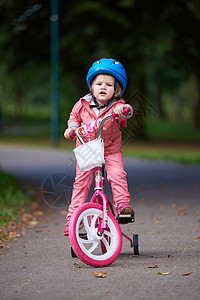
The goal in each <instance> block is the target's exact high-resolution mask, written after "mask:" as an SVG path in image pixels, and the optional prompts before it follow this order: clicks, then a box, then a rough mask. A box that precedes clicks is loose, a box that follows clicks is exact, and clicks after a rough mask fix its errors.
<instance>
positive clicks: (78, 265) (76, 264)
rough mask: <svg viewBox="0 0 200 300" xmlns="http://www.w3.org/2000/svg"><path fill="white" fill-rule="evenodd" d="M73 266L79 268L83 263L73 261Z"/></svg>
mask: <svg viewBox="0 0 200 300" xmlns="http://www.w3.org/2000/svg"><path fill="white" fill-rule="evenodd" d="M74 266H75V267H76V268H79V269H80V268H82V266H83V265H82V264H79V263H74Z"/></svg>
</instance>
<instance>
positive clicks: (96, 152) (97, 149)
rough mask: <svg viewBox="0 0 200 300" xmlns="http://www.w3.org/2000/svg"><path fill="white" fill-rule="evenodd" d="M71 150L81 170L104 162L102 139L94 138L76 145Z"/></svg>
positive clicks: (86, 169)
mask: <svg viewBox="0 0 200 300" xmlns="http://www.w3.org/2000/svg"><path fill="white" fill-rule="evenodd" d="M73 151H74V154H75V157H76V160H77V163H78V166H79V168H80V170H81V171H82V172H85V171H88V170H91V169H93V168H95V167H99V166H101V165H102V164H104V163H105V160H104V143H103V140H102V139H96V140H93V141H90V142H88V143H85V144H83V145H81V146H78V147H77V148H75V149H74V150H73Z"/></svg>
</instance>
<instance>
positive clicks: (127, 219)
mask: <svg viewBox="0 0 200 300" xmlns="http://www.w3.org/2000/svg"><path fill="white" fill-rule="evenodd" d="M116 219H117V221H118V223H119V224H128V223H133V222H135V216H134V215H133V214H127V215H122V214H119V215H117V217H116Z"/></svg>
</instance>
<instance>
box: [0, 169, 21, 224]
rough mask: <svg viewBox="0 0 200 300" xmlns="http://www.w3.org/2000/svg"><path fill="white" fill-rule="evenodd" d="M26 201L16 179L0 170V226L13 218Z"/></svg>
mask: <svg viewBox="0 0 200 300" xmlns="http://www.w3.org/2000/svg"><path fill="white" fill-rule="evenodd" d="M26 201H27V197H26V196H25V194H24V193H23V191H22V187H21V186H20V185H19V183H18V182H17V180H16V179H15V178H14V177H13V176H11V175H9V174H7V173H5V172H3V171H1V170H0V226H6V225H7V224H8V222H9V221H11V220H14V219H15V218H16V215H17V214H18V213H19V211H20V209H22V208H23V207H24V205H25V203H26Z"/></svg>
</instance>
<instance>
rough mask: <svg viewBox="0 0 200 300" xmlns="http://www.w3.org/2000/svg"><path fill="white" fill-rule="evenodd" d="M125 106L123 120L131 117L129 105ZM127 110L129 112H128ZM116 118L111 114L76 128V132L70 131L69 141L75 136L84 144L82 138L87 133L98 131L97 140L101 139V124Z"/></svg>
mask: <svg viewBox="0 0 200 300" xmlns="http://www.w3.org/2000/svg"><path fill="white" fill-rule="evenodd" d="M127 106H128V107H124V109H123V116H124V117H125V118H130V117H131V116H132V115H133V108H132V107H131V106H130V105H127ZM129 110H130V111H131V112H129ZM116 117H118V114H116V113H114V112H112V113H111V114H109V115H106V116H105V117H103V118H102V119H97V120H95V121H93V122H91V123H89V124H86V125H83V126H80V127H78V128H76V130H71V131H70V133H69V136H70V138H71V139H74V138H75V137H76V136H77V137H78V138H79V140H80V142H81V143H82V144H84V143H85V142H84V140H83V139H82V138H83V137H85V136H87V135H88V134H89V133H91V132H93V131H97V130H98V138H101V136H102V132H103V124H104V123H105V121H106V120H108V119H110V118H116Z"/></svg>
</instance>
